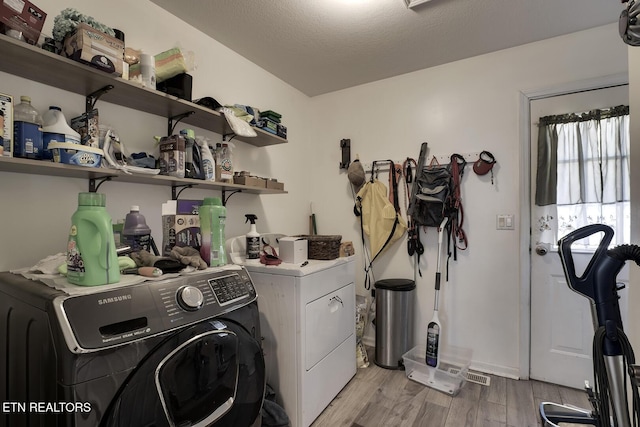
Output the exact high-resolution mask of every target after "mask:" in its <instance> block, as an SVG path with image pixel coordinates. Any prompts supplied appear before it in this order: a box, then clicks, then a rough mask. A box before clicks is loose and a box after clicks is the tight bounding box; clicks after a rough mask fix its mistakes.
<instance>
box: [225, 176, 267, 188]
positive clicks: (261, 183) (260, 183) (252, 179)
mask: <svg viewBox="0 0 640 427" xmlns="http://www.w3.org/2000/svg"><path fill="white" fill-rule="evenodd" d="M233 183H234V184H240V185H246V186H247V187H258V188H265V187H266V186H267V181H266V180H265V179H264V178H258V177H256V176H234V177H233Z"/></svg>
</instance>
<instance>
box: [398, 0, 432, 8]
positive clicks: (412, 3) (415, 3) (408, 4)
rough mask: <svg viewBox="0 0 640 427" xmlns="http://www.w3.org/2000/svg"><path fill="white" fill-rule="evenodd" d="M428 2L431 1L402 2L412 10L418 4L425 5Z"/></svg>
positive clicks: (412, 0)
mask: <svg viewBox="0 0 640 427" xmlns="http://www.w3.org/2000/svg"><path fill="white" fill-rule="evenodd" d="M428 1H431V0H404V2H405V3H406V4H407V8H409V9H413V8H414V7H416V6H418V5H419V4H422V3H426V2H428Z"/></svg>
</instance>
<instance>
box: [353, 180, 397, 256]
mask: <svg viewBox="0 0 640 427" xmlns="http://www.w3.org/2000/svg"><path fill="white" fill-rule="evenodd" d="M358 201H359V205H360V212H361V215H362V230H363V231H364V233H365V234H366V235H367V236H368V237H369V245H370V247H371V255H372V257H373V258H375V257H376V256H377V255H378V254H379V252H381V251H384V250H385V249H386V248H388V247H389V246H390V245H391V244H392V243H393V242H395V241H396V240H398V239H400V238H401V237H402V236H403V235H404V232H405V231H406V230H407V223H406V221H405V220H404V218H402V217H401V216H400V215H399V214H398V213H397V212H396V210H395V208H394V207H393V205H392V204H391V202H389V199H388V198H387V187H385V185H384V184H383V183H382V182H380V181H378V180H377V179H376V180H373V181H367V182H366V183H365V184H364V186H363V187H362V188H361V189H360V191H359V192H358ZM396 221H397V223H396ZM394 224H395V230H394ZM392 233H393V234H392ZM387 241H388V242H387Z"/></svg>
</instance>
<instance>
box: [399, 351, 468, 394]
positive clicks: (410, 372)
mask: <svg viewBox="0 0 640 427" xmlns="http://www.w3.org/2000/svg"><path fill="white" fill-rule="evenodd" d="M425 348H426V346H425V345H424V344H421V345H418V346H416V347H414V348H412V349H411V350H409V351H408V352H406V353H405V354H404V355H403V356H402V358H403V360H404V367H405V374H406V375H407V378H409V379H410V380H413V381H416V382H419V383H420V384H423V385H426V386H427V387H431V388H433V389H436V390H438V391H441V392H443V393H447V394H450V395H452V396H455V395H456V394H458V392H459V391H460V389H461V388H462V386H464V384H465V383H466V382H467V372H468V371H469V364H470V363H471V355H472V351H471V349H467V348H460V347H453V346H449V347H445V348H442V347H441V350H440V355H439V363H438V367H437V368H434V367H431V366H429V365H427V364H426V363H425V359H424V358H425Z"/></svg>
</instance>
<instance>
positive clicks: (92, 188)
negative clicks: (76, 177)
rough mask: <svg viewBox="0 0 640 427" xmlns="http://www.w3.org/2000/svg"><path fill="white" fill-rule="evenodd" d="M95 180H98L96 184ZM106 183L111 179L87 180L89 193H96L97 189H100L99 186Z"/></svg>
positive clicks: (108, 177)
mask: <svg viewBox="0 0 640 427" xmlns="http://www.w3.org/2000/svg"><path fill="white" fill-rule="evenodd" d="M96 180H98V183H97V184H96ZM106 181H111V177H110V176H107V177H104V178H101V179H96V178H89V192H90V193H96V192H97V191H98V188H100V186H101V185H102V184H103V183H104V182H106Z"/></svg>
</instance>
